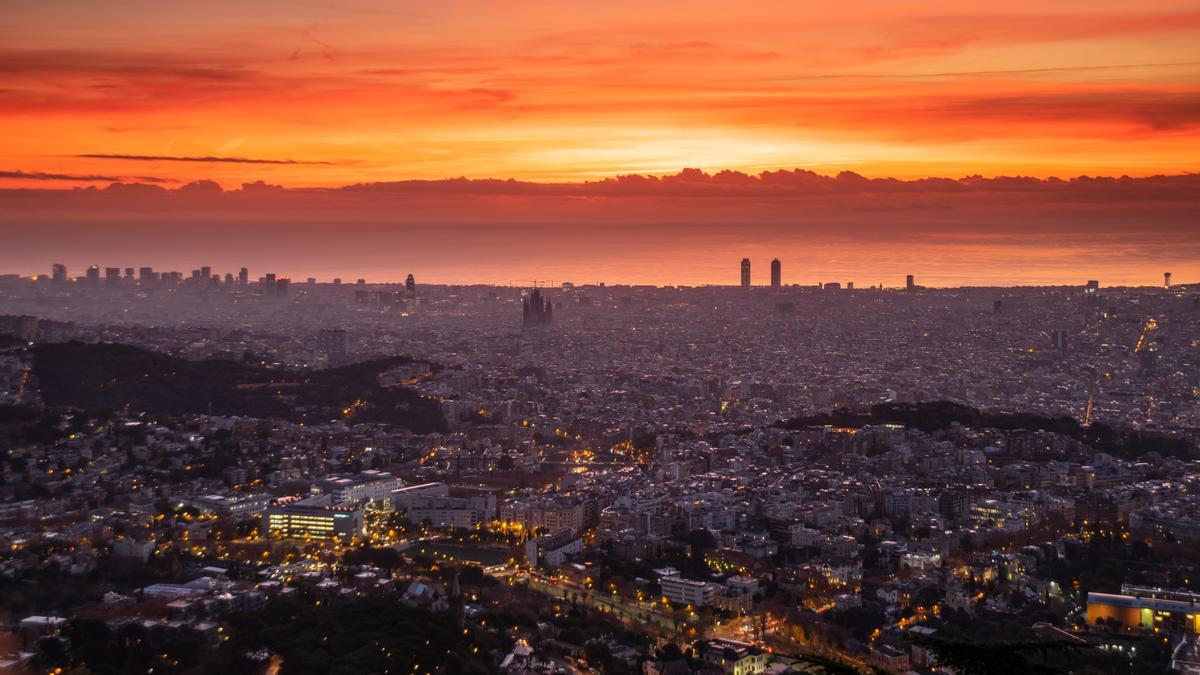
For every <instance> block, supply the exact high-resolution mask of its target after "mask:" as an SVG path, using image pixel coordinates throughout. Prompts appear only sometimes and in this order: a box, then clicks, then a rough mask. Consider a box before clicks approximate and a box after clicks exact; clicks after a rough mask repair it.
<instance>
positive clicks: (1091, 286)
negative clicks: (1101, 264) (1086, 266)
mask: <svg viewBox="0 0 1200 675" xmlns="http://www.w3.org/2000/svg"><path fill="white" fill-rule="evenodd" d="M1083 292H1084V293H1099V292H1100V281H1099V280H1097V279H1089V280H1088V282H1087V285H1086V286H1084V287H1083Z"/></svg>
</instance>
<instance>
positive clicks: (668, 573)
mask: <svg viewBox="0 0 1200 675" xmlns="http://www.w3.org/2000/svg"><path fill="white" fill-rule="evenodd" d="M654 571H655V572H656V573H657V574H658V575H659V577H658V584H659V586H660V587H661V588H662V596H663V597H664V598H666V599H667V600H670V601H671V602H675V603H678V604H681V605H691V606H693V607H706V606H708V605H710V604H712V600H713V595H714V594H715V593H716V591H717V587H716V585H715V584H710V583H708V582H705V581H695V580H692V579H684V578H683V577H681V576H679V570H677V569H675V568H673V567H665V568H663V569H658V570H654Z"/></svg>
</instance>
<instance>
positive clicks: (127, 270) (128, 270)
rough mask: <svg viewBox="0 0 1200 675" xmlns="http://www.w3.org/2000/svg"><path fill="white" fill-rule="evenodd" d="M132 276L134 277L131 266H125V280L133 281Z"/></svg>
mask: <svg viewBox="0 0 1200 675" xmlns="http://www.w3.org/2000/svg"><path fill="white" fill-rule="evenodd" d="M133 278H134V273H133V268H132V267H126V268H125V280H126V281H133Z"/></svg>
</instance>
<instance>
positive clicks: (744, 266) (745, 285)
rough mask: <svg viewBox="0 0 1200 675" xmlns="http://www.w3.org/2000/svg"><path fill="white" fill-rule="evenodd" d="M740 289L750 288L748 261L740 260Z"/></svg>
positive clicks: (745, 259)
mask: <svg viewBox="0 0 1200 675" xmlns="http://www.w3.org/2000/svg"><path fill="white" fill-rule="evenodd" d="M742 288H750V259H749V258H742Z"/></svg>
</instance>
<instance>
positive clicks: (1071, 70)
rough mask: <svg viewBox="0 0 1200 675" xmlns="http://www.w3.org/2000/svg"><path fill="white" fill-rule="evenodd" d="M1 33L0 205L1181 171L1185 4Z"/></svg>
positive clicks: (736, 10) (1193, 131) (296, 15)
mask: <svg viewBox="0 0 1200 675" xmlns="http://www.w3.org/2000/svg"><path fill="white" fill-rule="evenodd" d="M0 19H2V20H0V187H43V188H45V187H72V186H79V185H89V184H94V185H106V184H107V183H109V182H111V181H112V180H113V179H121V180H127V181H133V180H141V181H145V182H157V183H159V184H162V185H164V186H167V187H177V186H179V185H181V184H183V183H186V182H189V181H192V180H196V179H200V178H211V179H214V180H216V181H218V182H219V183H221V184H222V185H224V186H226V187H236V186H238V185H240V184H241V183H243V182H248V181H254V180H260V179H261V180H265V181H268V182H271V183H276V184H282V185H286V186H336V185H344V184H349V183H357V182H370V181H384V180H396V179H406V178H443V177H448V176H460V175H462V176H470V177H502V178H508V177H514V178H520V179H525V180H533V181H564V180H565V181H575V180H588V179H596V178H602V177H605V176H611V175H615V174H622V173H649V174H655V173H668V172H670V173H673V172H676V171H678V170H679V169H681V168H684V167H698V168H701V169H706V170H718V169H723V168H728V169H738V170H742V171H746V172H751V173H756V172H759V171H762V170H768V169H777V168H783V167H787V168H792V167H801V168H809V169H813V170H815V171H818V172H820V173H826V174H832V173H837V172H838V171H840V170H844V169H845V170H853V171H857V172H859V173H863V174H866V175H872V176H898V177H908V178H911V177H920V176H931V175H937V176H963V175H969V174H975V173H979V174H984V175H1016V174H1020V175H1033V176H1064V177H1066V176H1073V175H1079V174H1092V175H1121V174H1128V175H1133V176H1138V175H1150V174H1157V173H1165V174H1175V173H1185V172H1190V171H1195V170H1196V169H1197V161H1196V158H1197V157H1200V46H1198V45H1200V5H1198V4H1197V3H1196V2H1190V3H1188V2H1159V1H1142V2H1137V3H1131V2H1128V1H1127V0H1126V1H1123V2H1113V1H1110V0H1089V1H1087V2H1055V3H1046V2H1031V1H1028V0H1006V1H1005V2H961V0H956V1H954V2H925V1H905V2H896V1H895V0H885V1H878V2H838V3H830V2H821V3H804V2H796V1H795V0H791V1H787V2H755V3H734V2H728V1H727V0H725V1H722V2H694V1H693V2H686V3H685V2H647V1H646V0H640V1H638V2H628V1H625V0H606V1H605V2H595V3H592V2H573V1H568V2H562V1H555V2H519V1H504V0H501V1H495V2H456V1H448V2H398V1H395V0H391V1H382V0H350V1H347V2H336V3H330V2H274V1H267V0H257V1H255V2H245V0H242V1H239V2H229V1H227V0H220V1H210V2H205V3H171V2H148V1H145V0H143V1H139V2H132V1H127V2H103V3H74V2H71V3H64V2H30V3H8V4H6V6H5V7H4V9H3V10H0ZM85 155H92V157H85ZM146 157H151V158H157V159H145V158H146ZM172 158H173V159H172ZM181 158H192V159H202V160H204V161H181ZM215 158H221V159H223V160H225V161H213V160H214V159H215ZM239 159H251V160H256V161H255V162H245V161H230V160H239Z"/></svg>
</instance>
